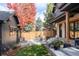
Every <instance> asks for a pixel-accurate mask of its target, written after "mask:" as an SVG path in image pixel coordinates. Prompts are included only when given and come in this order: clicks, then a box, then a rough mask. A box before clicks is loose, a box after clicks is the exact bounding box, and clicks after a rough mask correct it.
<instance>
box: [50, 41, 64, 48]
mask: <svg viewBox="0 0 79 59" xmlns="http://www.w3.org/2000/svg"><path fill="white" fill-rule="evenodd" d="M52 44H53V46H54V48H56V49H59V48H60V45H64V43H63V41H61V40H54V41H53V42H52Z"/></svg>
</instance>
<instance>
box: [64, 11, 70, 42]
mask: <svg viewBox="0 0 79 59" xmlns="http://www.w3.org/2000/svg"><path fill="white" fill-rule="evenodd" d="M65 15H66V42H67V43H70V40H69V13H68V12H66V11H65Z"/></svg>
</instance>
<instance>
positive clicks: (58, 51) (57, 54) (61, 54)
mask: <svg viewBox="0 0 79 59" xmlns="http://www.w3.org/2000/svg"><path fill="white" fill-rule="evenodd" d="M49 49H50V50H51V51H52V52H53V53H54V54H55V55H56V56H68V55H67V54H65V53H64V52H62V51H60V50H54V49H53V48H49Z"/></svg>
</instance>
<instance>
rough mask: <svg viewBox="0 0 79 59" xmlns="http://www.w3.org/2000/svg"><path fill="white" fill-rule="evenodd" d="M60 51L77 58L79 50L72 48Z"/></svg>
mask: <svg viewBox="0 0 79 59" xmlns="http://www.w3.org/2000/svg"><path fill="white" fill-rule="evenodd" d="M60 51H62V52H64V53H65V54H67V55H69V56H79V50H78V49H76V48H74V47H70V48H63V49H60Z"/></svg>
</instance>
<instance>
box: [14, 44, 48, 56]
mask: <svg viewBox="0 0 79 59" xmlns="http://www.w3.org/2000/svg"><path fill="white" fill-rule="evenodd" d="M16 55H17V56H48V55H49V52H48V50H47V49H46V47H44V46H43V45H33V46H27V47H25V48H22V49H20V50H19V51H17V53H16Z"/></svg>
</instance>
